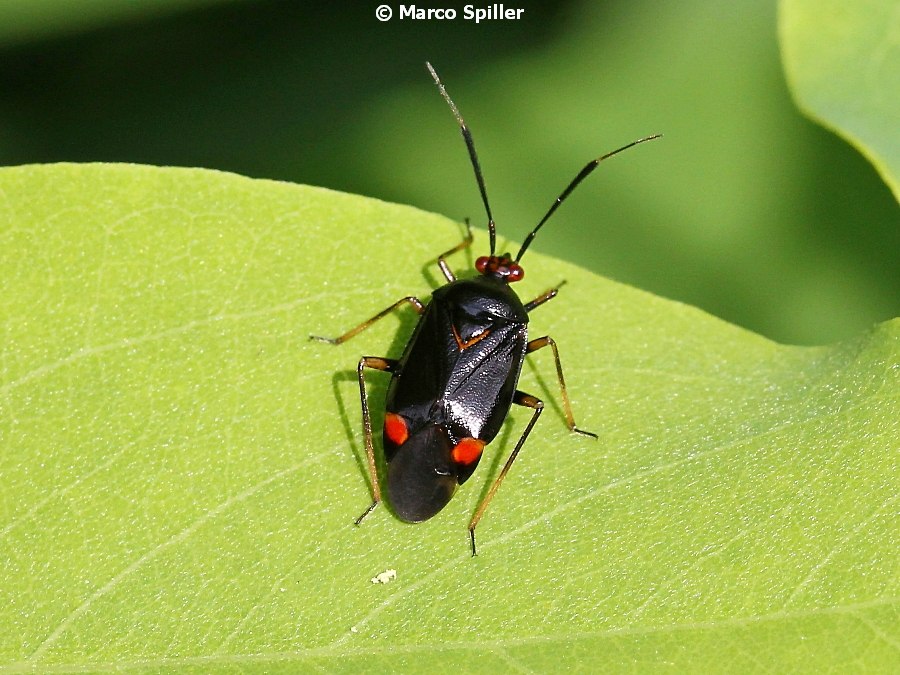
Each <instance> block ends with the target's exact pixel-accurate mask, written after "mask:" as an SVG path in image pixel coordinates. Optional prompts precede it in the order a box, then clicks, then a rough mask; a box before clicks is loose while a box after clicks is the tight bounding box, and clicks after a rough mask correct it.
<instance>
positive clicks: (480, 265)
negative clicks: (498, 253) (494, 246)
mask: <svg viewBox="0 0 900 675" xmlns="http://www.w3.org/2000/svg"><path fill="white" fill-rule="evenodd" d="M490 262H491V259H490V258H489V257H488V256H486V255H483V256H481V257H480V258H478V260H476V261H475V269H476V270H478V273H479V274H484V273H485V272H486V271H487V268H488V265H489V264H490Z"/></svg>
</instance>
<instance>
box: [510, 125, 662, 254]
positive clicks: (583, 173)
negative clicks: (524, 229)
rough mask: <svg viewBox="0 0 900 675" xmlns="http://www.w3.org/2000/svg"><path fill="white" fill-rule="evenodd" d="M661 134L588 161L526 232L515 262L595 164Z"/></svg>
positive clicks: (594, 167) (639, 140)
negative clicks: (543, 214)
mask: <svg viewBox="0 0 900 675" xmlns="http://www.w3.org/2000/svg"><path fill="white" fill-rule="evenodd" d="M661 136H662V134H653V135H652V136H647V137H645V138H639V139H638V140H636V141H632V142H631V143H629V144H628V145H623V146H622V147H621V148H619V149H618V150H613V151H612V152H608V153H606V154H605V155H603V156H602V157H598V158H597V159H593V160H591V161H590V162H588V163H587V166H585V167H584V168H583V169H582V170H581V171H579V172H578V175H577V176H575V178H574V180H572V182H571V183H569V185H568V187H567V188H566V189H565V190H563V191H562V194H560V195H559V197H557V198H556V201H555V202H553V206H551V207H550V210H549V211H547V214H546V215H545V216H544V217H543V218H541V222H539V223H538V224H537V227H535V228H534V229H533V230H532V231H531V232H530V233H529V234H528V236H527V237H525V242H524V243H523V244H522V248H520V249H519V253H518V255H516V262H519V260H521V258H522V255H524V253H525V251H526V250H528V246H529V245H530V244H531V240H532V239H534V236H535V235H536V234H537V233H538V230H540V229H541V227H542V226H543V224H544V223H546V222H547V221H548V220H549V219H550V216H552V215H553V212H554V211H556V209H558V208H559V205H560V204H562V203H563V201H564V200H565V198H566V197H568V196H569V195H570V194H571V193H572V190H574V189H575V188H576V187H578V184H579V183H581V181H583V180H584V179H585V178H587V177H588V176H589V175H591V172H592V171H593V170H594V169H596V168H597V166H598V165H599V164H600V162H602V161H603V160H604V159H609V158H610V157H612V156H613V155H618V154H619V153H620V152H622V151H623V150H628V148H633V147H634V146H635V145H638V144H639V143H645V142H646V141H652V140H654V139H657V138H660V137H661Z"/></svg>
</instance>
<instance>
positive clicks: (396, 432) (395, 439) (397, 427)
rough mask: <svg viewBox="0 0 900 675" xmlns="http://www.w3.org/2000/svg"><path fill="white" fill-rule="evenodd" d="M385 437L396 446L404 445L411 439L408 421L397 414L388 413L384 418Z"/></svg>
mask: <svg viewBox="0 0 900 675" xmlns="http://www.w3.org/2000/svg"><path fill="white" fill-rule="evenodd" d="M384 435H385V436H387V437H388V438H389V439H391V442H392V443H394V445H403V444H404V443H406V439H407V438H409V428H408V427H407V426H406V420H405V419H403V418H402V417H400V415H398V414H397V413H391V412H389V413H386V414H385V416H384Z"/></svg>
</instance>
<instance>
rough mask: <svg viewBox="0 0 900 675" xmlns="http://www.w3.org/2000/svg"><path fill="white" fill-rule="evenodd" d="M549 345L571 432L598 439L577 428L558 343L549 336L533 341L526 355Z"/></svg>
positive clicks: (529, 344) (592, 434) (593, 434)
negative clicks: (557, 346)
mask: <svg viewBox="0 0 900 675" xmlns="http://www.w3.org/2000/svg"><path fill="white" fill-rule="evenodd" d="M547 345H549V346H550V348H551V349H552V350H553V359H554V360H555V361H556V377H557V379H558V380H559V390H560V392H561V393H562V400H563V409H564V410H565V412H566V423H567V424H568V426H569V431H574V432H575V433H577V434H582V435H583V436H592V437H593V438H597V434H595V433H593V432H591V431H584V430H582V429H579V428H578V427H577V426H575V415H573V414H572V403H571V402H570V401H569V392H568V391H567V390H566V379H565V378H564V377H563V371H562V363H561V362H560V360H559V350H558V349H557V348H556V341H555V340H554V339H553V338H552V337H550V336H549V335H545V336H544V337H540V338H537V339H535V340H531V341H530V342H529V343H528V347H527V348H526V353H530V352H534V351H537V350H538V349H543V348H544V347H546V346H547Z"/></svg>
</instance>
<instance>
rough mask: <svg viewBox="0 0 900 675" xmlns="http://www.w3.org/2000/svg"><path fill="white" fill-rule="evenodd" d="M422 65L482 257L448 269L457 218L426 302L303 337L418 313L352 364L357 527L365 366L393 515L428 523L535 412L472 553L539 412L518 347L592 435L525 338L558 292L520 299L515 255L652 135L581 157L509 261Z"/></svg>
mask: <svg viewBox="0 0 900 675" xmlns="http://www.w3.org/2000/svg"><path fill="white" fill-rule="evenodd" d="M426 66H427V67H428V71H429V72H430V73H431V76H432V77H433V78H434V81H435V83H436V84H437V86H438V89H439V90H440V92H441V95H442V96H443V97H444V100H446V101H447V104H448V105H449V106H450V109H451V110H452V111H453V115H454V116H455V117H456V120H457V122H458V123H459V128H460V130H461V132H462V136H463V140H464V141H465V143H466V147H467V148H468V151H469V157H470V159H471V161H472V166H473V168H474V170H475V179H476V180H477V181H478V188H479V190H480V192H481V199H482V201H483V202H484V208H485V211H486V212H487V219H488V232H489V234H490V242H491V244H490V245H491V250H490V255H489V256H483V257H480V258H478V259H477V260H476V262H475V269H476V270H477V271H478V273H479V275H478V276H476V277H474V278H471V279H457V278H456V276H455V275H454V274H453V272H452V271H451V270H450V267H449V266H448V265H447V263H446V260H445V258H446V257H447V256H449V255H450V254H452V253H456V252H457V251H461V250H462V249H465V248H466V247H468V246H469V245H470V244H471V243H472V231H471V228H469V224H468V222H466V228H467V235H466V237H465V239H464V240H463V241H462V242H460V243H459V244H458V245H456V246H454V247H453V248H451V249H450V250H448V251H445V252H444V253H442V254H441V255H440V256H438V259H437V264H438V267H440V270H441V272H442V273H443V274H444V276H445V277H446V279H447V282H448V283H447V284H446V285H445V286H442V287H441V288H438V289H437V290H436V291H434V293H432V296H431V302H429V303H428V304H427V305H426V304H424V303H423V302H422V301H420V300H419V299H418V298H415V297H412V296H409V297H405V298H402V299H400V300H398V301H397V302H395V303H394V304H393V305H391V306H390V307H387V308H386V309H384V310H382V311H381V312H379V313H378V314H376V315H375V316H373V317H372V318H370V319H368V320H367V321H364V322H363V323H361V324H360V325H359V326H357V327H356V328H354V329H352V330H350V331H349V332H347V333H345V334H344V335H341V336H340V337H338V338H323V337H318V336H311V338H312V339H317V340H322V341H324V342H329V343H331V344H341V343H342V342H345V341H347V340H349V339H350V338H352V337H353V336H354V335H356V334H357V333H359V332H361V331H363V330H365V329H366V328H368V327H369V326H371V325H372V324H373V323H374V322H375V321H377V320H378V319H380V318H382V317H384V316H386V315H387V314H389V313H390V312H391V311H393V310H394V309H396V308H397V307H399V306H401V305H403V304H409V305H411V306H412V307H413V309H415V310H416V312H418V313H419V314H420V315H421V318H420V319H419V323H418V325H417V326H416V329H415V332H413V334H412V337H411V338H410V340H409V342H408V343H407V345H406V349H405V350H404V352H403V356H401V357H400V359H399V360H397V359H388V358H383V357H378V356H364V357H363V358H361V359H360V361H359V366H358V368H357V370H358V373H359V394H360V403H361V404H362V418H363V431H364V435H365V445H366V457H367V460H368V465H369V474H370V476H371V479H372V497H373V500H372V504H371V506H369V508H367V509H366V510H365V511H364V512H363V514H362V515H361V516H360V517H359V518H357V520H356V524H357V525H359V523H360V522H361V521H362V520H363V518H365V517H366V516H367V515H368V514H369V513H370V512H371V511H372V509H374V508H375V507H376V506H377V505H378V503H379V502H380V501H381V488H380V485H379V480H378V471H377V468H376V463H375V450H374V447H373V444H372V422H371V417H370V415H369V406H368V402H367V398H366V384H365V369H366V368H372V369H374V370H381V371H385V372H389V373H391V376H392V377H391V382H390V385H389V387H388V391H387V399H386V401H385V416H384V434H383V437H384V454H385V457H386V459H387V464H388V471H387V494H388V497H389V500H390V503H391V506H392V507H393V509H394V512H395V513H396V514H397V516H399V517H400V518H401V519H402V520H404V521H407V522H411V523H418V522H422V521H424V520H428V519H429V518H431V517H432V516H433V515H435V514H436V513H437V512H438V511H440V510H441V509H442V508H444V506H446V505H447V503H448V502H449V501H450V498H451V497H452V496H453V493H454V492H455V491H456V488H457V486H458V485H461V484H462V483H464V482H466V480H468V478H469V476H471V475H472V472H473V471H474V470H475V467H476V466H478V461H479V460H480V459H481V455H482V452H483V450H484V447H485V446H486V445H487V444H488V443H490V442H491V441H492V440H493V439H494V437H495V436H496V435H497V433H498V432H499V431H500V427H501V425H502V424H503V421H504V420H505V419H506V416H507V414H508V413H509V409H510V406H512V404H513V403H515V404H517V405H521V406H525V407H527V408H531V409H532V410H534V413H533V414H532V416H531V420H530V421H529V422H528V424H527V425H526V426H525V430H524V431H523V432H522V435H521V436H520V437H519V440H518V442H517V443H516V445H515V447H514V448H513V450H512V452H511V453H510V455H509V458H508V459H507V460H506V464H505V465H504V466H503V469H502V470H501V471H500V474H499V475H498V476H497V478H496V480H495V481H494V483H493V485H491V488H490V490H489V491H488V493H487V495H486V496H485V497H484V499H483V500H482V501H481V503H480V504H479V506H478V508H477V510H476V511H475V514H474V515H473V516H472V520H471V521H470V522H469V536H470V540H471V544H472V555H475V553H476V549H475V527H476V526H477V525H478V522H479V521H480V520H481V517H482V516H483V515H484V511H485V509H486V508H487V506H488V504H490V502H491V500H492V499H493V497H494V494H495V493H496V492H497V488H499V487H500V484H501V483H502V482H503V479H504V477H505V476H506V474H507V472H508V471H509V469H510V467H511V466H512V464H513V462H514V461H515V459H516V457H517V456H518V454H519V451H520V450H521V449H522V446H523V445H524V443H525V440H526V439H527V438H528V434H530V433H531V430H532V429H533V428H534V425H535V423H536V422H537V420H538V417H540V415H541V412H542V411H543V409H544V403H543V402H542V401H541V400H540V399H539V398H537V397H535V396H532V395H531V394H526V393H525V392H523V391H520V390H518V389H517V388H516V384H517V382H518V380H519V373H520V371H521V370H522V362H523V360H524V359H525V355H526V354H528V353H530V352H534V351H537V350H538V349H543V348H545V347H550V349H551V350H553V358H554V359H555V361H556V375H557V378H558V380H559V388H560V391H561V393H562V401H563V409H564V410H565V415H566V422H567V424H568V427H569V429H570V430H571V431H574V432H576V433H579V434H582V435H585V436H592V437H594V438H596V437H597V435H596V434H593V433H591V432H589V431H583V430H581V429H579V428H578V427H577V426H575V418H574V416H573V415H572V405H571V403H570V402H569V395H568V393H567V391H566V383H565V380H564V379H563V371H562V365H561V364H560V360H559V352H558V350H557V347H556V342H554V340H553V338H551V337H549V336H544V337H539V338H536V339H533V340H529V339H528V315H529V314H530V313H531V311H532V310H533V309H535V308H536V307H539V306H540V305H542V304H544V303H545V302H547V301H548V300H550V299H551V298H554V297H556V294H557V292H558V290H559V289H558V287H557V288H551V289H549V290H547V291H546V292H545V293H542V294H541V295H539V296H538V297H536V298H535V299H534V300H531V301H530V302H526V303H523V302H522V301H521V300H520V299H519V297H518V296H517V295H516V293H515V291H513V290H512V288H510V286H509V284H511V283H512V282H515V281H519V280H520V279H522V277H523V276H524V275H525V272H524V270H523V269H522V267H521V266H520V265H519V261H520V260H521V259H522V256H523V255H524V253H525V251H526V250H528V246H529V245H530V244H531V241H532V240H533V239H534V236H535V235H536V234H537V232H538V230H540V229H541V227H542V226H543V224H544V223H545V222H546V221H547V220H548V219H549V218H550V216H551V215H553V212H554V211H556V209H557V208H558V207H559V205H560V204H562V202H563V200H564V199H565V198H566V197H568V196H569V194H570V193H571V192H572V190H574V189H575V187H576V186H577V185H578V184H579V183H580V182H581V181H583V180H584V179H585V178H586V177H587V176H588V175H589V174H590V173H591V172H592V171H593V170H594V169H595V168H597V165H598V164H599V163H600V162H602V161H603V160H604V159H607V158H608V157H612V156H613V155H615V154H617V153H619V152H622V151H623V150H626V149H628V148H630V147H632V146H634V145H637V144H638V143H643V142H644V141H649V140H652V139H654V138H658V137H659V136H658V135H654V136H648V137H646V138H641V139H639V140H637V141H634V142H633V143H629V144H628V145H626V146H624V147H621V148H619V149H618V150H614V151H613V152H610V153H608V154H606V155H603V156H602V157H598V158H597V159H594V160H592V161H591V162H589V163H588V164H587V166H585V167H584V168H583V169H582V170H581V171H580V172H579V173H578V175H577V176H575V178H574V180H572V182H571V183H569V185H568V187H566V189H565V190H563V192H562V194H560V195H559V197H557V199H556V201H555V202H554V203H553V205H552V206H551V207H550V210H549V211H547V214H546V215H545V216H544V217H543V218H542V219H541V221H540V222H539V223H538V224H537V227H535V228H534V229H533V230H532V231H531V233H530V234H529V235H528V236H527V237H526V238H525V242H524V243H523V244H522V247H521V248H520V249H519V252H518V254H517V255H516V257H515V258H513V257H512V256H511V255H510V254H509V253H504V254H503V255H495V252H494V249H495V243H496V231H495V226H494V218H493V216H492V215H491V207H490V205H489V204H488V198H487V191H486V190H485V186H484V178H483V177H482V174H481V167H480V166H479V164H478V156H477V155H476V153H475V145H474V143H473V141H472V134H471V133H470V132H469V128H468V127H467V126H466V123H465V122H464V121H463V118H462V116H461V115H460V114H459V110H458V109H457V107H456V104H454V103H453V101H452V100H451V98H450V96H449V95H448V94H447V90H446V89H445V88H444V85H443V84H442V83H441V80H440V78H438V75H437V73H436V72H435V71H434V68H432V67H431V64H430V63H427V64H426Z"/></svg>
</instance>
